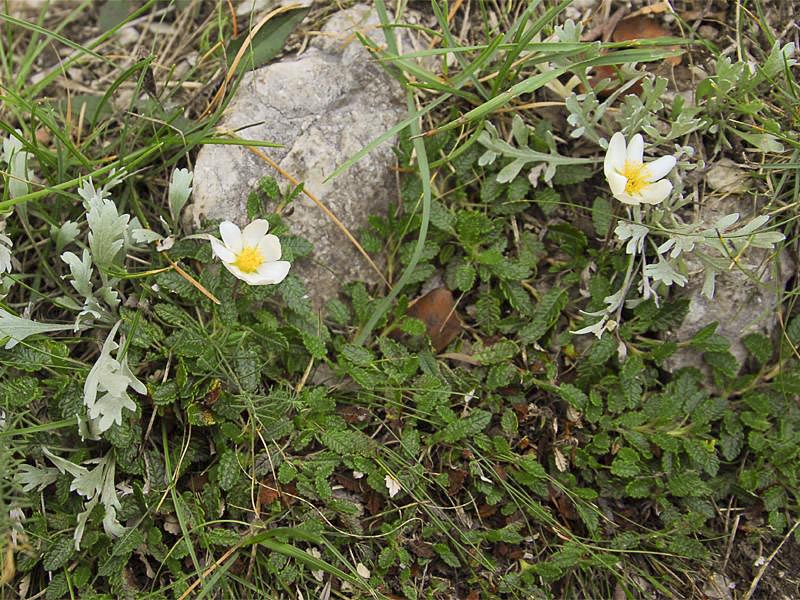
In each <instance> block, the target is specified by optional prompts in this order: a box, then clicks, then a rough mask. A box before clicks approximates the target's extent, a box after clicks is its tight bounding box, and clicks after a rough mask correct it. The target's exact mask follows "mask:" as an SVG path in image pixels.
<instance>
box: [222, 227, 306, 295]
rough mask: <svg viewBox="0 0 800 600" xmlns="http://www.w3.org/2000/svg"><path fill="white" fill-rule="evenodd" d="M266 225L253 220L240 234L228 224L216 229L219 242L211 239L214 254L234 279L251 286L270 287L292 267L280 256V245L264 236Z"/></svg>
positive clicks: (280, 279) (276, 239)
mask: <svg viewBox="0 0 800 600" xmlns="http://www.w3.org/2000/svg"><path fill="white" fill-rule="evenodd" d="M268 229H269V223H267V221H265V220H264V219H256V220H255V221H253V222H252V223H250V224H249V225H248V226H247V227H245V228H244V231H241V230H240V229H239V228H238V227H237V226H236V225H234V224H233V223H231V222H230V221H223V222H222V223H220V226H219V233H220V235H221V236H222V242H220V241H219V240H218V239H217V238H215V237H210V240H211V247H212V249H213V250H214V254H215V255H216V256H217V257H219V259H220V260H221V261H222V264H223V265H225V268H226V269H228V271H230V272H231V273H232V274H233V275H234V276H235V277H238V278H239V279H241V280H242V281H246V282H247V283H249V284H250V285H270V284H275V283H280V282H281V281H283V280H284V279H285V278H286V275H287V274H288V273H289V267H290V266H291V265H290V264H289V263H288V262H286V261H285V260H279V259H280V257H281V243H280V241H279V240H278V238H277V237H276V236H274V235H272V234H267V230H268Z"/></svg>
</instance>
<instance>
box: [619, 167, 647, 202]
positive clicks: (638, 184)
mask: <svg viewBox="0 0 800 600" xmlns="http://www.w3.org/2000/svg"><path fill="white" fill-rule="evenodd" d="M622 175H623V176H624V177H625V178H626V179H627V180H628V181H627V183H626V184H625V193H626V194H638V193H640V192H641V191H642V190H643V189H644V188H645V187H647V185H648V184H649V183H650V181H649V180H650V169H648V168H647V167H646V166H645V165H644V164H643V163H640V162H632V161H629V160H626V161H625V164H624V165H623V166H622Z"/></svg>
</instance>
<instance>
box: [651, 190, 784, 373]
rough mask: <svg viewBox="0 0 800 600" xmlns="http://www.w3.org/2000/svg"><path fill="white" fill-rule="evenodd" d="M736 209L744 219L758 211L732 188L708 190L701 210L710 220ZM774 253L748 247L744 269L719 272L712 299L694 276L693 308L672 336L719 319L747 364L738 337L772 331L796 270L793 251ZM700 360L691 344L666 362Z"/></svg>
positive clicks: (675, 365) (679, 337)
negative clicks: (731, 192) (728, 191)
mask: <svg viewBox="0 0 800 600" xmlns="http://www.w3.org/2000/svg"><path fill="white" fill-rule="evenodd" d="M732 212H738V213H739V214H740V215H741V219H740V223H744V222H746V221H747V220H749V219H750V218H752V217H753V216H755V214H754V213H753V207H752V205H751V203H750V202H748V201H746V200H744V199H741V198H737V197H735V196H730V195H727V194H725V195H717V194H712V195H709V196H707V197H706V199H705V202H704V204H703V206H702V208H701V210H700V213H701V217H702V219H703V220H704V221H705V222H706V223H712V222H714V221H715V220H717V219H719V218H720V217H722V216H724V215H726V214H730V213H732ZM773 253H774V251H770V250H765V249H759V248H749V249H747V250H746V251H745V253H744V254H743V255H742V259H741V260H740V265H741V266H742V268H741V269H736V268H734V269H731V270H729V271H727V272H725V273H719V274H718V275H717V278H716V291H715V293H714V299H713V300H709V299H708V298H706V297H705V296H704V295H703V294H702V287H703V276H702V275H701V274H698V275H696V276H695V277H690V278H689V283H688V284H687V286H686V290H685V292H684V293H685V295H686V297H688V298H689V312H688V314H687V315H686V318H684V320H683V322H682V323H681V325H680V326H679V327H678V328H677V329H676V330H675V331H673V332H672V336H671V337H670V339H673V340H675V341H678V342H682V341H686V340H689V339H691V338H692V336H694V334H696V333H697V332H698V331H700V329H702V328H703V327H705V326H706V325H708V324H710V323H712V322H714V321H717V322H718V323H719V325H718V326H717V330H716V333H718V334H719V335H722V336H724V337H725V338H727V339H728V340H729V341H730V342H731V346H730V348H729V350H730V352H731V354H733V355H734V356H735V357H736V360H737V361H738V362H739V365H742V364H743V363H744V361H745V360H746V358H747V350H746V349H745V347H744V345H742V343H741V342H740V341H739V339H740V338H741V337H742V336H744V335H746V334H748V333H763V334H765V335H767V336H771V335H772V334H773V332H774V331H775V328H776V326H777V318H776V313H777V310H778V306H779V305H780V302H781V298H782V297H783V292H784V290H785V289H786V284H787V282H788V281H789V279H790V278H791V277H792V275H793V274H794V272H795V264H794V261H793V260H792V258H791V256H790V255H789V253H788V252H786V251H785V250H784V251H782V252H781V254H780V256H779V260H777V261H776V260H774V256H773ZM687 266H688V268H689V271H690V272H695V273H697V272H699V271H700V270H701V269H702V264H701V263H700V262H699V260H697V259H689V260H687ZM701 365H702V360H701V358H700V354H699V353H698V352H697V351H696V350H694V349H692V348H683V349H681V350H679V351H678V352H677V353H676V354H674V355H673V356H671V357H670V358H669V359H668V360H667V362H666V364H665V366H666V367H667V368H668V369H669V370H671V371H674V370H676V369H679V368H681V367H687V366H694V367H699V366H701Z"/></svg>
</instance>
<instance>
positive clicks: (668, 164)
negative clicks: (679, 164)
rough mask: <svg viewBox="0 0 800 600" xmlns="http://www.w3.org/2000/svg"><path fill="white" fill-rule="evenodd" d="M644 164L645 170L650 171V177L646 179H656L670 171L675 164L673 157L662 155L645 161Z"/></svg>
mask: <svg viewBox="0 0 800 600" xmlns="http://www.w3.org/2000/svg"><path fill="white" fill-rule="evenodd" d="M646 166H647V170H648V171H649V172H650V177H648V178H647V181H658V180H659V179H661V178H662V177H664V176H665V175H666V174H667V173H669V172H670V171H672V169H673V167H674V166H675V157H674V156H662V157H661V158H659V159H656V160H654V161H653V162H649V163H647V165H646Z"/></svg>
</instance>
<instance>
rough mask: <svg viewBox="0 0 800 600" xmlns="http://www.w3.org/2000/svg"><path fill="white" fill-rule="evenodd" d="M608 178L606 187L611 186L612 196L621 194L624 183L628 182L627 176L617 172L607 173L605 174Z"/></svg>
mask: <svg viewBox="0 0 800 600" xmlns="http://www.w3.org/2000/svg"><path fill="white" fill-rule="evenodd" d="M606 177H607V178H608V187H610V188H611V193H612V194H614V196H617V195H619V194H622V193H623V192H624V191H625V185H626V184H627V183H628V178H627V177H625V176H624V175H620V174H619V173H615V172H612V173H609V174H608V175H606Z"/></svg>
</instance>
